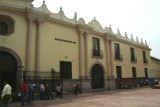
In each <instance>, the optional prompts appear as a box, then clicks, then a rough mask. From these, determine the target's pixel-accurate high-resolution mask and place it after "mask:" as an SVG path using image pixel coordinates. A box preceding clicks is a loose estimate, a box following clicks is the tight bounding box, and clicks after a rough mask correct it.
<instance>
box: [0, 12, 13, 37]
mask: <svg viewBox="0 0 160 107" xmlns="http://www.w3.org/2000/svg"><path fill="white" fill-rule="evenodd" d="M14 28H15V21H14V20H13V18H12V17H11V16H8V15H2V14H0V35H1V36H9V35H11V34H12V33H14Z"/></svg>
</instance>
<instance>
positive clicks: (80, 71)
mask: <svg viewBox="0 0 160 107" xmlns="http://www.w3.org/2000/svg"><path fill="white" fill-rule="evenodd" d="M83 53H84V47H83V34H82V32H81V31H80V32H79V61H80V62H79V77H80V78H83V76H84V75H83V68H84V66H83V62H84V55H83Z"/></svg>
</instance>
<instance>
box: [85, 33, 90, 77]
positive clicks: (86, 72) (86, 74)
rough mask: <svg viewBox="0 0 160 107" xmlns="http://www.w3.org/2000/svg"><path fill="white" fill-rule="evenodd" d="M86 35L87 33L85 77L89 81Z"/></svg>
mask: <svg viewBox="0 0 160 107" xmlns="http://www.w3.org/2000/svg"><path fill="white" fill-rule="evenodd" d="M88 35H89V33H85V76H86V79H89V60H88V59H89V58H88Z"/></svg>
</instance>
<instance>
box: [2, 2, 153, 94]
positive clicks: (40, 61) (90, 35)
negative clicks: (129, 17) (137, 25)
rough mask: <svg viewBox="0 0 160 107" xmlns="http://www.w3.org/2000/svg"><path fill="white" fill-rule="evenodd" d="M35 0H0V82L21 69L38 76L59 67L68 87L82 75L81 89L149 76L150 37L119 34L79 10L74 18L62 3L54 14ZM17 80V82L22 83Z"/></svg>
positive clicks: (14, 77)
mask: <svg viewBox="0 0 160 107" xmlns="http://www.w3.org/2000/svg"><path fill="white" fill-rule="evenodd" d="M32 2H33V0H1V1H0V58H1V59H0V76H1V77H0V78H1V80H0V82H2V80H3V79H6V78H10V77H12V79H17V78H16V77H17V76H20V75H22V74H21V71H32V72H34V76H39V72H40V71H51V69H54V70H55V71H56V72H61V73H63V88H64V90H66V91H68V90H71V87H72V86H73V83H74V82H75V81H77V80H78V81H81V87H82V91H83V92H90V91H92V90H94V89H116V88H118V84H119V80H121V79H123V78H128V79H134V80H137V78H145V77H148V75H149V71H150V69H151V68H150V66H149V65H150V63H151V58H150V51H151V49H150V48H149V46H148V45H147V43H146V41H145V42H143V41H142V39H141V41H139V40H138V38H136V40H134V39H133V37H132V35H131V37H130V38H129V37H128V35H127V34H126V33H125V36H122V35H121V34H120V31H119V30H118V32H117V34H115V33H113V31H112V28H111V26H109V28H108V27H106V28H105V29H103V28H102V27H101V26H100V24H99V22H98V21H97V20H96V19H95V18H94V19H93V20H92V21H91V22H89V23H88V24H86V23H85V21H84V19H82V18H80V19H77V14H76V13H75V16H74V18H73V19H69V18H67V17H66V16H65V15H64V12H63V10H62V8H60V11H59V13H57V14H54V13H51V12H50V11H49V10H48V9H47V6H46V4H45V1H43V3H42V5H41V7H39V8H35V7H33V5H32V4H31V3H32ZM9 71H10V72H9ZM8 72H9V73H8ZM8 74H10V76H9V75H8ZM28 75H31V74H28ZM32 76H33V75H32ZM18 81H21V80H17V82H16V83H12V86H13V87H15V88H16V87H18V84H19V83H18Z"/></svg>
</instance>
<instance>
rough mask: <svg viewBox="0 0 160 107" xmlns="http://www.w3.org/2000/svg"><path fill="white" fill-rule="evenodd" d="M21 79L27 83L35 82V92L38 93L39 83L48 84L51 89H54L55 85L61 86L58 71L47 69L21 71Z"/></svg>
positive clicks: (61, 82)
mask: <svg viewBox="0 0 160 107" xmlns="http://www.w3.org/2000/svg"><path fill="white" fill-rule="evenodd" d="M23 80H24V81H26V83H27V84H28V85H29V84H31V83H32V82H34V83H35V84H36V87H35V93H39V88H40V84H41V83H43V84H44V85H48V86H49V88H50V89H51V91H55V88H56V85H57V84H61V85H62V88H63V78H61V76H60V72H51V71H50V72H48V71H41V72H37V71H23Z"/></svg>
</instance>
